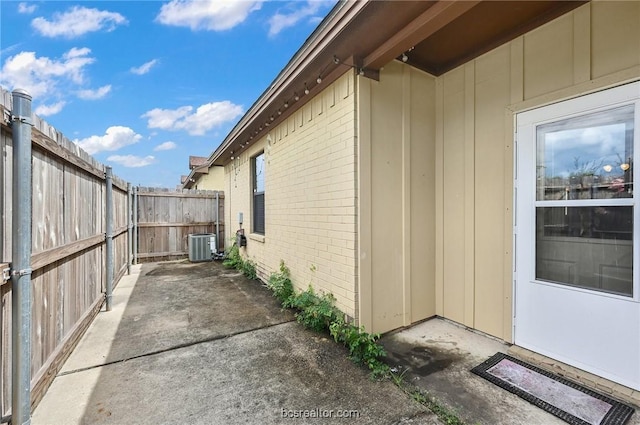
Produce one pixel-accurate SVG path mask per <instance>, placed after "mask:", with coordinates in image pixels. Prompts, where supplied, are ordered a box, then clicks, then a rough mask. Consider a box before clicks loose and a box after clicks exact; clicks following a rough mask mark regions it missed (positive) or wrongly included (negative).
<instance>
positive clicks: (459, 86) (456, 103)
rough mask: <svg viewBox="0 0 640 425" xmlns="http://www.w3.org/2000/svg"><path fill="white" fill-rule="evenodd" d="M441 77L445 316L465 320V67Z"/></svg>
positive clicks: (457, 320) (459, 320)
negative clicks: (442, 97) (442, 80)
mask: <svg viewBox="0 0 640 425" xmlns="http://www.w3.org/2000/svg"><path fill="white" fill-rule="evenodd" d="M443 79H444V105H443V111H444V114H443V116H444V122H443V138H444V149H443V155H444V169H443V176H444V190H443V191H444V199H443V208H444V220H443V229H444V244H443V245H444V249H443V251H444V271H443V280H444V291H443V297H444V303H443V308H444V310H443V314H444V316H445V317H447V318H450V319H451V320H455V321H456V322H460V323H463V322H464V306H465V303H464V300H465V286H464V282H465V268H464V264H465V258H464V253H465V245H464V244H465V229H464V223H465V211H464V202H465V169H464V163H465V134H464V130H465V116H464V106H465V93H464V67H461V68H458V69H456V70H454V71H452V72H450V73H449V74H447V75H445V76H444V77H443Z"/></svg>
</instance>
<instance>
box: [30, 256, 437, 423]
mask: <svg viewBox="0 0 640 425" xmlns="http://www.w3.org/2000/svg"><path fill="white" fill-rule="evenodd" d="M120 285H122V286H119V287H118V288H117V290H116V292H120V294H119V297H120V298H119V301H118V302H116V298H114V311H111V312H108V313H106V312H105V313H101V314H100V315H99V316H98V318H97V319H96V321H95V322H94V324H92V326H91V328H90V330H89V331H88V332H87V334H86V335H85V337H84V338H83V340H82V341H81V343H80V344H79V346H78V348H77V349H76V352H74V353H73V355H72V356H71V358H70V359H69V361H68V362H67V364H65V366H64V368H63V371H62V372H61V373H60V374H59V375H58V377H56V379H55V381H54V383H53V385H52V386H51V388H50V389H49V391H48V393H47V394H46V396H45V398H44V399H43V401H42V402H41V404H40V406H39V407H38V408H37V409H36V412H35V414H34V417H33V419H32V423H33V425H39V424H56V425H58V424H102V423H104V424H168V423H181V424H247V423H248V424H253V423H255V424H279V423H292V424H296V423H301V424H303V423H305V424H306V423H310V422H312V423H323V424H324V423H342V424H344V423H357V424H432V425H436V424H440V422H438V420H437V419H436V418H435V417H434V416H433V414H431V413H429V412H426V411H425V408H424V407H423V406H421V405H418V404H417V403H415V402H414V401H413V400H412V399H411V398H410V397H408V396H407V395H406V394H404V393H403V392H402V391H401V390H400V389H399V388H398V387H396V386H395V385H393V384H392V383H391V382H389V381H384V382H374V381H372V380H370V379H369V373H368V371H367V370H365V369H363V368H362V367H359V366H357V365H355V364H353V363H352V362H350V361H349V360H348V358H347V352H346V350H345V349H344V347H342V346H340V345H338V344H336V343H335V342H334V341H333V340H332V339H330V337H329V336H328V335H324V334H317V333H313V332H310V331H308V330H305V329H304V328H302V327H301V326H300V325H299V324H298V323H296V322H295V321H293V320H294V317H293V315H292V314H291V313H290V312H288V311H282V310H281V308H280V306H279V304H278V302H277V301H276V299H275V298H273V297H272V296H271V293H270V291H268V290H267V289H266V288H264V287H263V286H262V285H261V284H260V282H258V281H249V280H247V279H246V278H245V277H244V276H242V275H240V274H238V273H237V272H235V271H230V270H227V269H225V268H223V267H222V266H221V265H220V264H218V263H197V264H190V263H187V262H173V263H159V264H148V265H144V266H142V267H141V268H140V269H139V278H138V279H137V281H136V282H131V283H127V282H122V283H121V284H120ZM127 294H128V296H127ZM114 295H115V293H114ZM125 306H126V307H125ZM118 308H120V309H121V311H120V312H118ZM118 315H119V316H120V317H119V318H118ZM110 327H111V328H113V330H111V331H110V330H109V329H110ZM105 339H109V342H108V343H106V342H105ZM100 347H101V348H100Z"/></svg>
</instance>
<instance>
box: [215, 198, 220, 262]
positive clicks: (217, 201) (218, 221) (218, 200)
mask: <svg viewBox="0 0 640 425" xmlns="http://www.w3.org/2000/svg"><path fill="white" fill-rule="evenodd" d="M219 226H220V192H219V191H217V190H216V255H218V254H220V252H218V247H219V246H220V227H219Z"/></svg>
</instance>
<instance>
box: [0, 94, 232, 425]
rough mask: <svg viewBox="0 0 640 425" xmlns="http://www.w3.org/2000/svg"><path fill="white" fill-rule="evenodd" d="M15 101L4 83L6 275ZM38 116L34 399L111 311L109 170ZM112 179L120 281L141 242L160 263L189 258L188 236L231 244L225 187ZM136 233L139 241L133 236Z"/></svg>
mask: <svg viewBox="0 0 640 425" xmlns="http://www.w3.org/2000/svg"><path fill="white" fill-rule="evenodd" d="M11 108H12V96H11V93H9V92H7V91H6V90H4V89H2V88H1V87H0V124H1V133H0V148H1V149H2V153H3V155H2V158H0V183H1V184H2V187H3V192H2V196H0V212H1V213H2V218H3V221H2V226H0V270H3V274H4V272H5V271H7V272H8V271H10V270H9V268H8V267H9V263H11V262H12V252H11V251H12V227H13V226H12V207H13V206H12V193H13V190H14V188H15V187H16V185H15V184H14V182H13V161H12V158H13V146H14V141H13V138H12V135H13V132H12V125H11V120H12V118H11V117H12V116H11V112H10V111H11ZM32 121H33V127H32V130H31V147H32V161H31V162H32V184H31V188H32V220H31V232H32V242H31V248H32V249H31V251H32V255H31V270H32V273H31V286H30V288H31V300H32V304H31V310H30V313H31V316H30V317H31V332H30V333H31V335H30V337H31V338H30V340H31V350H30V352H31V358H30V359H28V360H29V362H30V368H31V403H32V405H34V406H35V405H37V403H38V402H39V400H40V399H41V398H42V396H43V395H44V393H45V392H46V390H47V388H48V387H49V385H50V384H51V382H52V381H53V379H54V377H55V375H56V374H57V372H58V371H59V369H60V368H61V367H62V364H63V362H64V361H65V360H66V358H67V357H68V355H69V354H70V352H71V350H73V348H74V347H75V345H76V344H77V342H78V341H79V339H80V337H81V336H82V335H83V334H84V332H85V331H86V329H87V328H88V326H89V325H90V323H91V321H92V320H93V318H94V317H95V316H96V315H97V314H98V312H99V311H100V309H101V308H102V305H103V303H104V301H105V291H106V287H107V284H106V280H107V278H108V276H109V274H108V273H107V264H108V263H107V258H108V256H107V246H108V243H107V239H108V235H107V234H106V232H107V230H108V227H107V223H106V215H107V214H106V211H107V207H108V206H107V205H106V192H107V178H106V176H105V171H106V168H107V167H105V166H104V165H102V164H100V163H99V162H97V161H96V160H95V159H94V158H93V157H91V156H90V155H88V154H87V153H86V152H84V151H83V150H82V149H80V148H79V147H78V146H77V145H75V144H74V143H72V142H71V141H70V140H68V139H67V138H66V137H64V136H63V135H62V134H61V133H60V132H58V131H57V130H56V129H54V128H53V127H51V126H49V125H48V124H47V123H46V122H44V121H42V120H41V119H39V118H38V117H37V116H35V115H33V116H32ZM111 181H112V188H113V190H112V192H111V200H112V216H113V220H112V224H111V236H112V238H113V239H112V240H113V242H112V243H111V246H112V251H113V253H112V264H113V268H112V274H111V275H112V276H113V286H115V285H116V284H117V282H118V281H119V279H120V278H121V277H122V276H123V275H124V274H125V273H126V272H127V270H128V268H129V267H130V265H131V262H132V259H133V258H134V255H135V253H134V252H133V250H132V248H133V247H135V246H136V245H137V246H138V247H139V248H140V250H139V252H140V254H139V258H141V259H145V260H154V261H155V260H157V259H165V258H169V257H172V258H175V257H185V256H187V253H188V250H187V249H188V247H187V239H188V238H187V236H188V234H189V233H205V232H206V233H216V231H217V232H218V233H219V235H220V237H219V238H218V239H219V240H220V243H221V244H222V242H223V241H224V224H223V222H222V217H224V214H223V213H222V212H223V205H224V194H223V193H222V192H203V191H173V192H170V191H167V190H160V189H149V188H131V186H130V185H128V184H127V183H126V182H125V181H124V180H122V179H120V178H118V177H115V176H114V177H113V178H112V179H111ZM216 200H217V201H216ZM134 203H137V206H138V208H137V214H133V211H134V209H133V205H134ZM216 204H217V206H218V214H217V215H216V213H215V210H216ZM136 222H138V223H139V227H137V228H136V227H134V224H135V223H136ZM216 223H217V226H216ZM136 234H137V235H138V237H139V239H138V238H135V237H134V235H136ZM130 242H131V243H130ZM220 249H223V248H222V245H220ZM0 282H1V283H0V302H1V304H0V329H1V334H0V360H1V366H0V415H1V416H2V418H3V419H4V420H7V419H8V415H9V414H10V409H11V405H12V389H11V373H12V340H11V339H12V338H11V326H12V284H11V280H6V279H4V277H3V279H2V280H0ZM106 314H108V313H106Z"/></svg>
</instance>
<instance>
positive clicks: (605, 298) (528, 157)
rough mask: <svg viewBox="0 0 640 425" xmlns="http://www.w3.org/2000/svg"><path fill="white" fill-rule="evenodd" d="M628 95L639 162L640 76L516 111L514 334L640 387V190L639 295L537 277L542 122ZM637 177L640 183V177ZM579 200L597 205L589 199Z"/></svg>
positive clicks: (639, 213)
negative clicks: (538, 139) (539, 131)
mask: <svg viewBox="0 0 640 425" xmlns="http://www.w3.org/2000/svg"><path fill="white" fill-rule="evenodd" d="M625 103H627V104H629V103H635V105H636V108H635V127H634V140H635V142H634V144H635V147H634V164H640V142H639V140H640V82H636V83H631V84H626V85H623V86H619V87H615V88H612V89H608V90H603V91H601V92H597V93H593V94H589V95H585V96H582V97H579V98H574V99H570V100H567V101H563V102H558V103H556V104H552V105H548V106H544V107H540V108H537V109H533V110H530V111H526V112H521V113H518V114H516V117H515V121H516V129H517V143H516V149H515V152H514V157H515V158H514V159H515V167H514V178H515V181H514V185H515V191H514V259H513V261H514V287H513V294H514V296H513V299H514V302H513V309H514V310H513V313H514V314H513V316H514V317H513V323H514V327H513V341H514V343H515V344H516V345H519V346H522V347H524V348H527V349H530V350H532V351H535V352H538V353H540V354H543V355H546V356H548V357H551V358H554V359H557V360H559V361H562V362H564V363H567V364H570V365H573V366H576V367H578V368H580V369H584V370H587V371H589V372H592V373H594V374H596V375H598V376H602V377H604V378H607V379H610V380H612V381H615V382H618V383H620V384H622V385H625V386H628V387H631V388H634V389H636V390H640V282H639V281H640V269H639V267H640V244H639V241H640V237H639V236H640V206H638V205H637V204H636V202H637V199H640V192H636V191H634V193H636V194H635V198H634V199H635V200H636V201H634V203H633V207H634V214H633V219H634V226H633V296H632V297H627V296H622V295H616V294H611V293H603V292H596V291H593V290H590V289H584V288H578V287H572V286H567V285H564V284H556V283H552V282H545V281H540V280H536V278H535V276H536V275H535V255H536V250H535V241H536V238H535V236H536V235H535V231H536V224H535V223H536V221H535V220H536V219H535V208H536V206H535V205H536V204H535V203H536V201H535V199H536V181H535V180H536V171H535V170H536V148H535V144H536V127H537V125H539V124H544V123H546V122H553V121H558V120H563V119H566V118H570V117H571V116H580V115H583V114H588V113H591V112H595V111H598V110H606V109H611V108H613V107H615V106H616V105H620V104H625ZM634 174H635V176H640V173H637V172H635V171H634ZM634 180H637V181H636V184H637V183H640V177H634ZM574 202H575V206H590V205H591V204H593V205H594V206H595V205H597V202H591V201H590V200H580V201H574ZM572 338H573V339H572Z"/></svg>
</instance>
